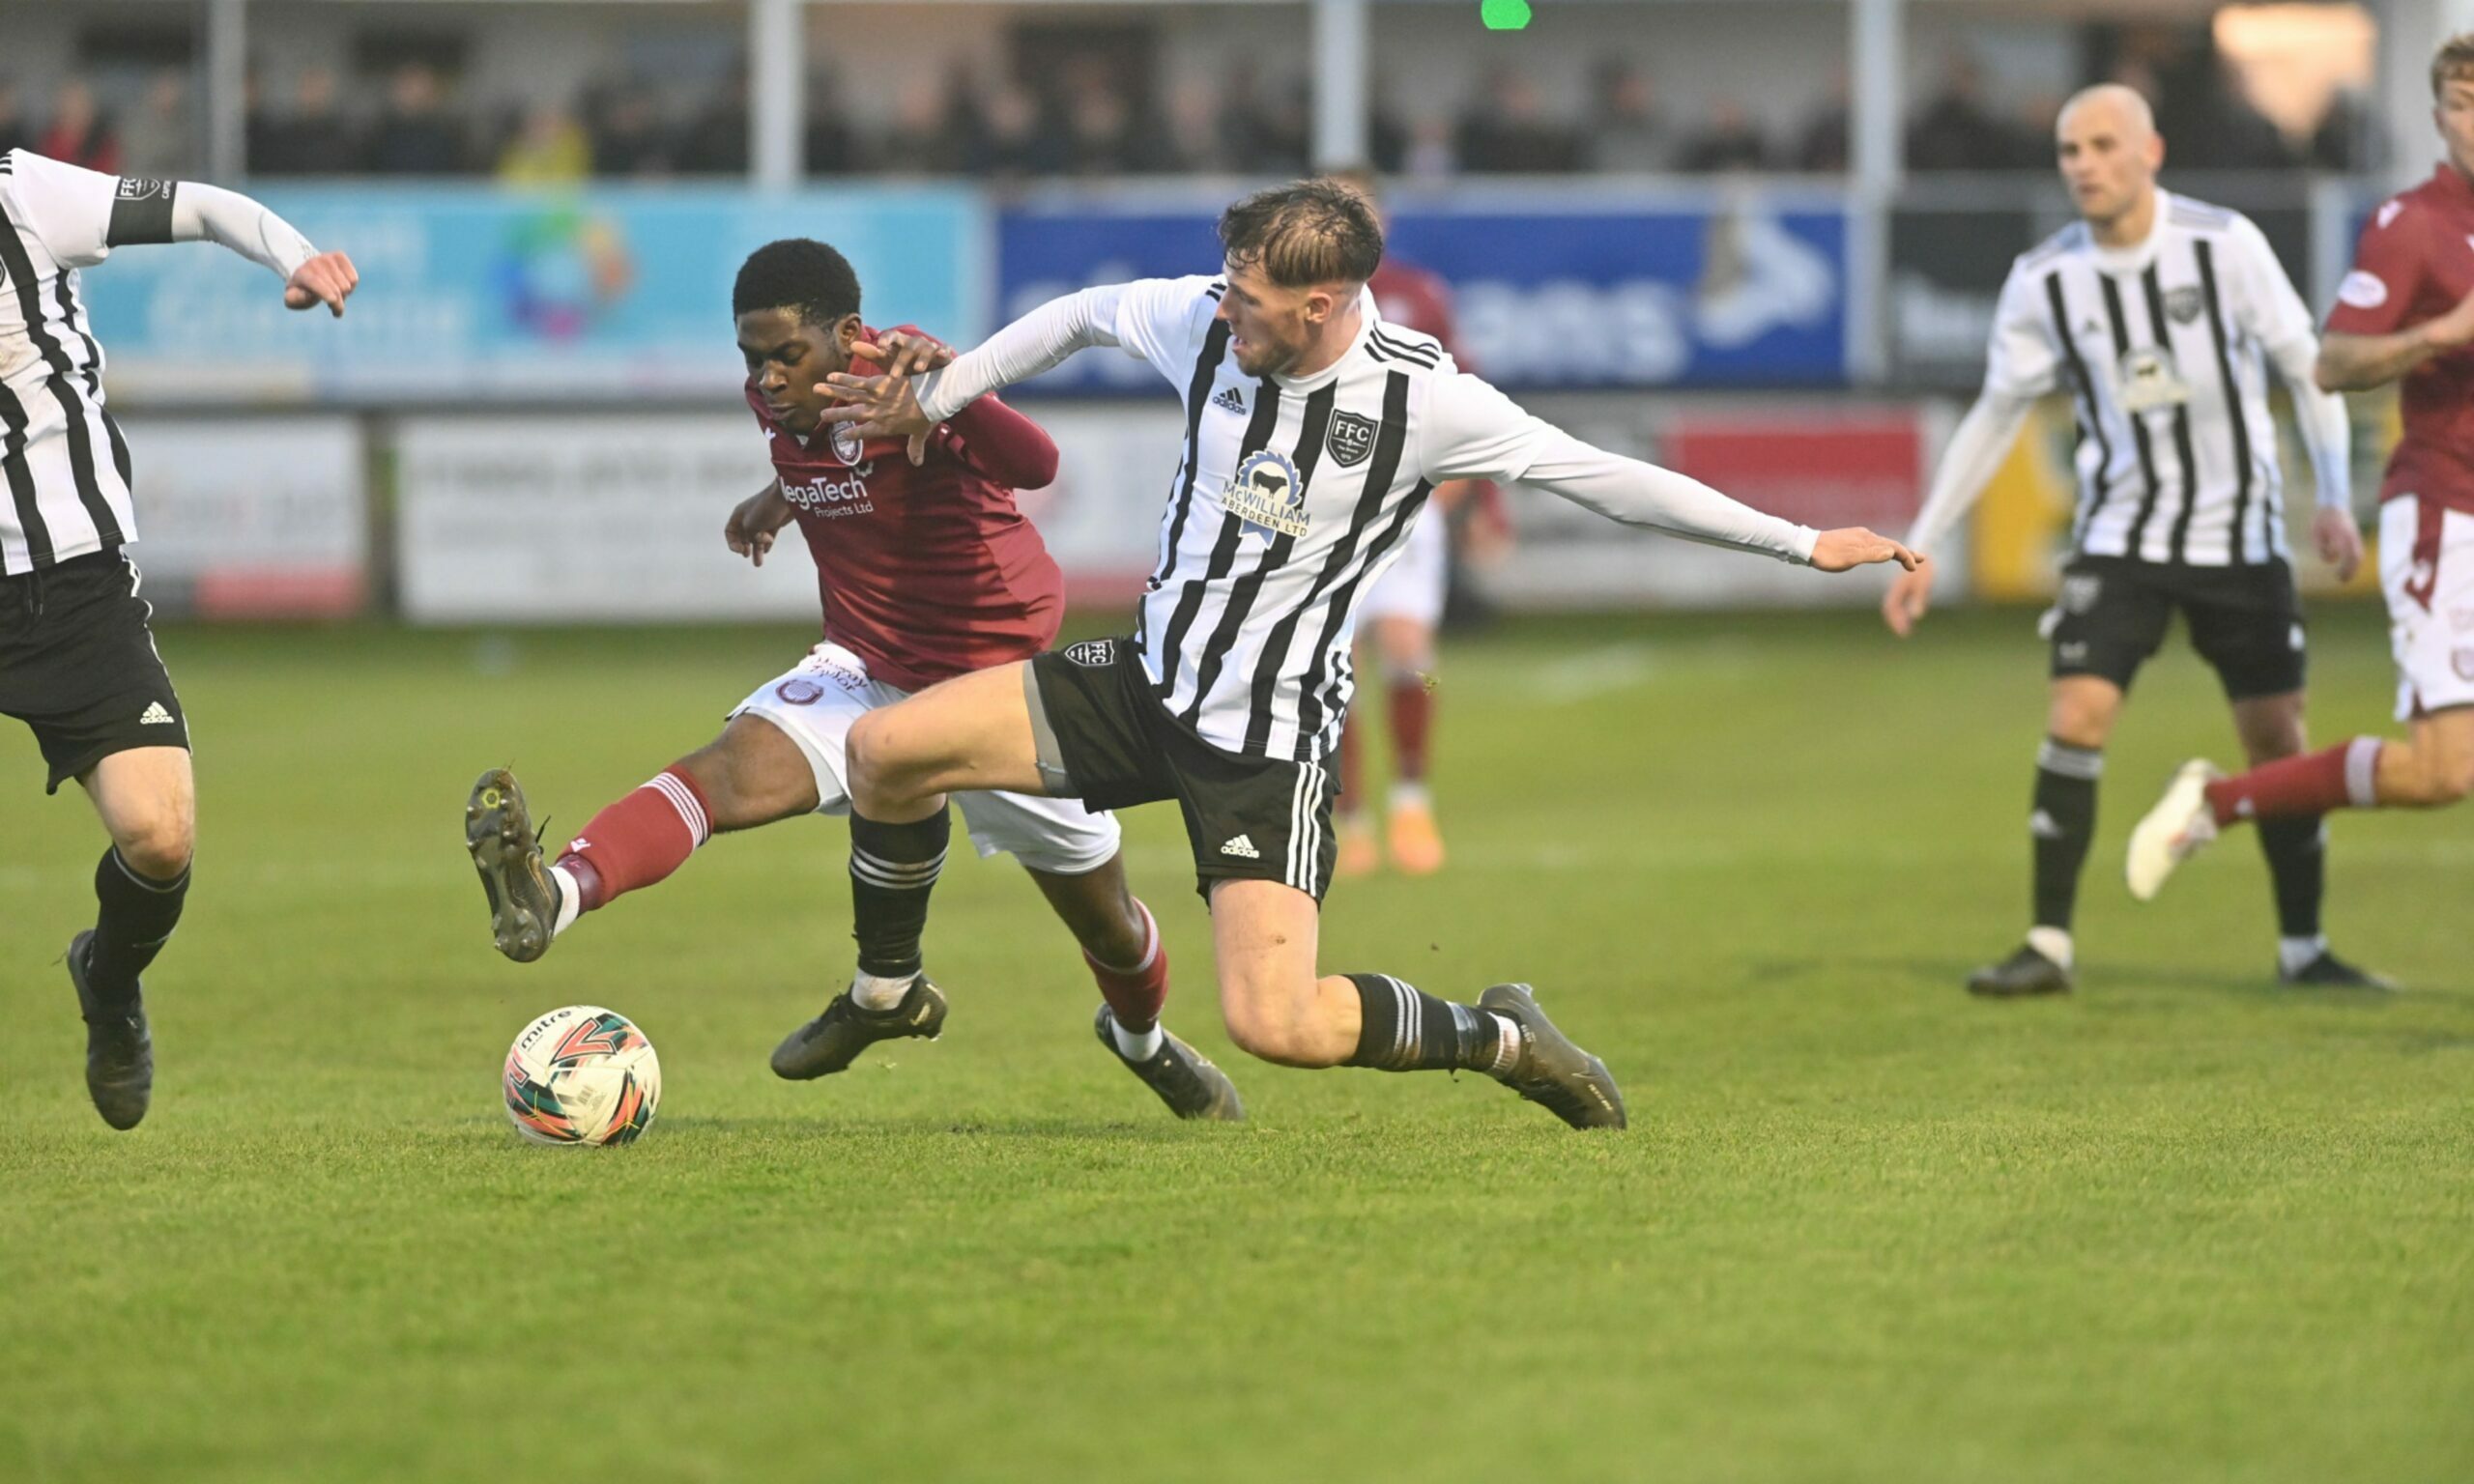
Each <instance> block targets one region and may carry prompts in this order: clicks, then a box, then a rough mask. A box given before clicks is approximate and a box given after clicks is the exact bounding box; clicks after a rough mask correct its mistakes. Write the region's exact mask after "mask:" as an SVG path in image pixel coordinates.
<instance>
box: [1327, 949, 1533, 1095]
mask: <svg viewBox="0 0 2474 1484" xmlns="http://www.w3.org/2000/svg"><path fill="white" fill-rule="evenodd" d="M1348 978H1349V983H1351V984H1353V985H1357V997H1358V1030H1357V1049H1356V1050H1355V1051H1353V1052H1351V1053H1350V1054H1349V1059H1348V1062H1347V1064H1346V1065H1348V1066H1351V1067H1372V1068H1374V1069H1376V1070H1380V1071H1452V1070H1462V1069H1466V1070H1470V1071H1482V1072H1487V1073H1489V1074H1494V1075H1500V1074H1502V1073H1503V1072H1505V1071H1508V1070H1510V1069H1511V1067H1512V1065H1513V1064H1514V1063H1515V1062H1517V1061H1518V1060H1519V1059H1520V1027H1518V1026H1516V1025H1514V1024H1513V1023H1512V1022H1511V1021H1510V1020H1508V1019H1506V1018H1504V1017H1503V1016H1502V1015H1499V1014H1496V1013H1494V1012H1493V1011H1490V1010H1480V1009H1479V1008H1478V1007H1477V1006H1475V1005H1455V1004H1453V1002H1452V1001H1450V1000H1438V999H1436V998H1435V997H1434V996H1433V995H1431V994H1428V993H1426V992H1425V991H1424V990H1422V989H1419V988H1416V987H1414V986H1412V985H1406V984H1403V983H1402V982H1400V981H1399V980H1396V979H1394V978H1393V977H1392V976H1391V975H1389V974H1352V975H1350V976H1349V977H1348Z"/></svg>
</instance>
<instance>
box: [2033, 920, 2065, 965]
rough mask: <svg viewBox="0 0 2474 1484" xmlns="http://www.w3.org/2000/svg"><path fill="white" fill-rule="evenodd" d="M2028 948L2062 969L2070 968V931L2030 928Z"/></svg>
mask: <svg viewBox="0 0 2474 1484" xmlns="http://www.w3.org/2000/svg"><path fill="white" fill-rule="evenodd" d="M2028 947H2029V948H2032V949H2034V950H2035V951H2036V952H2037V953H2040V954H2042V955H2044V956H2046V957H2048V958H2050V959H2052V960H2053V961H2054V962H2056V963H2057V964H2060V965H2061V966H2062V967H2063V968H2065V969H2066V968H2068V967H2070V929H2069V928H2028Z"/></svg>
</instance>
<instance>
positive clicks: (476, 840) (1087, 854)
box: [465, 239, 1245, 1120]
mask: <svg viewBox="0 0 2474 1484" xmlns="http://www.w3.org/2000/svg"><path fill="white" fill-rule="evenodd" d="M731 311H732V313H733V314H734V316H735V317H736V320H737V328H738V345H739V350H740V352H741V354H742V355H743V356H744V357H746V360H747V372H748V380H747V403H748V406H749V408H750V409H752V410H753V411H754V412H755V414H756V419H757V422H758V425H759V426H761V427H762V429H763V430H764V436H765V438H766V440H767V441H768V442H769V443H770V446H771V450H772V456H773V467H774V470H775V472H776V475H777V477H776V478H775V479H774V481H773V483H772V484H770V485H768V486H766V487H765V488H764V489H763V490H762V491H761V492H760V493H758V494H756V495H754V496H751V497H750V498H749V499H746V500H744V501H742V502H741V503H740V504H739V506H738V508H736V509H735V510H734V511H732V512H731V516H730V520H729V523H728V525H727V526H726V528H725V529H724V537H725V539H726V540H727V541H728V542H729V544H730V548H731V550H732V551H734V552H736V553H739V554H740V555H742V556H744V557H747V558H748V559H749V560H751V561H753V562H755V563H757V564H758V565H760V566H761V565H762V564H763V560H764V556H765V553H766V552H767V551H769V550H770V549H771V547H772V545H773V538H774V533H775V532H777V531H779V530H780V529H781V528H783V527H785V526H788V525H790V524H791V522H793V521H796V522H797V523H798V526H799V529H800V531H801V532H802V533H803V534H804V535H805V536H806V537H807V542H808V551H809V553H810V554H811V555H812V556H813V557H815V558H816V565H817V585H818V588H819V590H820V595H821V597H822V599H823V604H824V641H823V642H821V643H820V644H818V645H817V646H816V647H815V649H814V650H812V651H811V652H810V653H809V655H808V657H807V658H806V659H805V660H804V661H802V662H801V663H800V664H798V665H797V666H795V667H793V668H792V669H791V671H788V672H787V673H785V674H782V675H780V676H778V677H776V678H774V679H772V680H768V681H766V682H765V683H764V684H763V685H762V686H760V687H758V689H757V690H756V692H755V694H753V695H751V696H749V697H748V698H747V699H745V700H743V701H741V702H739V704H738V707H737V708H736V709H735V710H734V711H733V712H732V713H731V715H730V720H729V722H728V723H727V724H726V725H725V726H724V728H723V729H722V734H721V736H720V737H718V738H717V739H715V740H714V741H713V742H712V743H711V744H710V745H709V746H706V747H705V748H702V749H700V750H698V751H696V752H693V753H690V754H688V755H687V756H684V757H681V758H679V759H678V760H677V761H676V762H675V763H672V764H671V765H670V766H669V767H667V768H664V769H663V770H662V771H661V772H660V773H658V774H656V775H655V776H654V777H653V779H652V780H651V782H649V783H647V784H646V785H643V786H642V787H640V788H638V789H636V790H635V791H634V792H632V793H630V794H628V795H627V796H626V797H624V798H622V799H620V800H619V801H618V802H617V803H615V804H612V805H611V806H610V807H609V808H607V809H604V810H603V811H602V812H601V813H597V814H595V815H593V816H592V818H591V820H590V822H588V823H587V824H586V825H585V827H584V831H583V833H582V834H579V835H578V836H576V837H575V839H574V840H572V841H570V842H568V844H567V848H566V850H565V851H564V852H563V853H562V854H561V856H560V857H559V859H558V861H557V863H556V864H555V865H552V866H549V867H548V868H546V869H545V868H544V867H543V865H542V858H541V847H540V844H539V842H538V841H537V840H536V839H535V838H534V834H533V827H532V816H531V815H530V813H528V812H527V810H526V806H525V801H524V794H523V791H522V790H521V789H520V788H519V787H518V786H517V785H516V781H515V778H514V776H513V775H512V774H510V773H508V772H506V771H505V770H504V769H495V770H493V771H491V772H488V773H485V774H483V775H481V780H480V782H479V783H478V784H477V785H475V787H474V790H473V796H472V800H471V802H470V803H469V804H468V805H467V807H466V810H465V837H466V842H467V843H468V845H469V846H470V848H471V850H472V854H473V864H474V865H475V868H477V869H478V870H479V871H480V874H481V884H482V887H483V889H484V890H485V891H486V893H487V894H488V897H489V903H490V926H491V929H492V931H493V933H494V934H495V936H496V938H497V942H498V948H499V952H501V953H503V954H504V955H506V956H508V957H510V958H513V959H515V960H516V961H518V962H520V963H529V962H531V961H532V960H533V959H536V958H539V957H540V956H542V955H543V954H544V953H546V952H548V951H549V948H550V944H551V942H552V941H553V940H554V939H556V938H557V937H558V936H559V935H560V934H561V933H563V932H565V931H567V930H568V929H570V928H573V927H574V926H575V924H576V922H577V921H578V919H579V918H580V917H581V916H582V915H583V914H585V913H587V912H592V911H596V910H598V909H600V908H602V907H605V906H607V905H609V904H610V903H611V902H612V901H613V900H615V899H618V898H619V897H620V896H622V895H623V894H625V893H628V892H631V891H635V890H637V889H639V888H641V887H647V886H650V885H652V884H653V883H655V882H657V881H660V880H662V879H663V878H665V877H667V876H668V875H670V873H671V872H673V871H675V870H677V869H678V868H679V867H680V866H681V865H683V864H684V863H685V862H686V860H687V858H688V856H689V855H690V854H691V853H693V852H694V851H695V850H696V848H697V847H698V846H700V845H702V844H704V843H705V841H706V840H707V839H709V838H710V837H711V836H713V835H715V834H717V833H726V832H728V831H732V830H746V829H754V828H756V827H757V826H759V825H764V824H771V823H773V822H774V821H776V820H780V819H791V818H795V817H797V816H799V815H802V814H812V813H827V814H839V813H848V812H849V786H848V783H847V779H848V777H849V774H848V770H847V769H846V767H845V765H844V761H843V739H844V736H845V734H846V733H847V732H848V731H849V728H850V726H851V724H852V723H853V722H854V721H856V720H857V719H858V718H860V717H861V716H863V715H865V714H866V713H867V712H868V711H870V710H871V709H873V708H875V707H877V706H883V705H888V704H891V703H893V702H895V701H898V700H900V699H903V698H904V697H905V696H906V695H908V694H909V693H910V692H912V691H914V690H917V689H919V688H921V687H923V686H929V685H934V684H935V683H936V682H937V681H940V680H944V679H947V678H949V677H951V676H954V675H959V674H963V673H964V672H966V671H973V670H977V669H980V668H982V667H985V666H989V665H996V664H1002V663H1004V662H1006V661H1008V660H1019V659H1021V658H1022V657H1024V656H1026V655H1030V654H1033V653H1036V652H1037V651H1038V650H1039V649H1040V648H1041V647H1043V646H1044V645H1046V644H1047V643H1048V642H1050V640H1053V639H1054V638H1055V637H1056V627H1057V623H1058V620H1059V619H1060V617H1061V616H1062V615H1063V610H1064V581H1063V578H1062V576H1061V575H1060V574H1059V573H1058V571H1057V567H1056V562H1055V561H1054V559H1052V558H1051V557H1050V556H1049V553H1048V548H1047V546H1046V545H1044V544H1043V543H1042V542H1041V540H1040V536H1039V532H1038V531H1037V530H1035V529H1034V528H1032V526H1031V524H1030V522H1028V521H1027V520H1025V519H1023V517H1022V514H1021V511H1020V510H1018V509H1016V508H1015V504H1014V491H1015V489H1016V488H1018V487H1021V488H1031V489H1036V488H1038V487H1040V486H1042V485H1045V484H1047V483H1049V482H1050V480H1052V479H1054V478H1055V477H1056V445H1055V444H1054V443H1053V442H1050V440H1049V436H1048V434H1047V433H1046V432H1045V431H1043V430H1042V429H1041V428H1040V426H1039V425H1038V424H1037V423H1034V422H1032V421H1031V420H1030V419H1029V418H1027V417H1024V416H1023V415H1022V414H1020V413H1017V412H1015V411H1014V410H1013V409H1011V408H1009V407H1007V406H1005V405H1004V404H1003V403H1001V402H998V401H996V400H994V399H993V398H990V399H987V400H984V401H981V402H978V403H975V404H973V405H972V406H971V407H969V408H967V409H964V410H961V411H959V412H958V413H957V414H956V415H954V416H953V417H951V418H939V419H937V422H936V425H935V426H934V427H931V426H929V425H927V424H922V425H920V426H919V427H918V428H916V429H913V430H911V431H910V432H908V433H906V434H904V435H903V436H902V437H900V438H876V439H869V440H867V441H865V442H862V440H861V439H860V438H859V437H857V436H856V435H854V434H853V433H852V431H851V430H850V429H849V428H843V427H827V426H824V425H823V424H822V422H821V414H822V413H823V411H824V408H825V404H826V402H827V401H828V400H830V399H829V397H828V396H826V395H825V394H823V393H822V392H821V390H820V387H819V385H818V384H819V383H820V382H822V381H824V380H825V378H826V377H827V376H830V375H834V374H837V373H841V372H844V371H848V370H851V369H854V368H857V369H865V368H867V367H868V362H867V361H865V360H864V359H861V358H859V357H864V356H866V355H867V354H868V353H869V352H870V350H871V347H870V345H869V343H868V342H869V341H870V340H871V339H872V338H874V332H873V331H871V330H869V329H867V328H865V327H863V326H862V325H861V323H860V320H859V280H858V277H857V275H856V274H855V273H853V272H852V271H851V268H850V265H849V262H847V261H846V260H845V259H844V258H843V256H842V254H840V253H839V252H836V251H835V250H834V249H833V248H831V247H828V246H826V245H825V244H823V243H815V242H809V241H807V240H805V239H791V240H789V241H785V242H778V243H768V244H767V245H765V246H763V247H760V248H758V249H757V250H756V251H755V252H754V253H753V254H751V255H750V256H749V257H748V259H747V262H746V263H745V265H744V266H742V267H741V268H740V269H739V273H738V281H737V284H736V285H735V287H734V289H733V291H732V296H731ZM913 333H915V332H913ZM960 804H961V807H962V813H963V819H964V823H965V824H967V825H968V826H969V829H970V838H971V842H972V843H974V844H975V845H977V846H978V847H979V851H980V853H981V854H983V855H992V854H995V853H996V852H998V851H1004V852H1006V853H1008V854H1010V855H1012V856H1013V857H1014V858H1015V859H1016V860H1018V861H1020V862H1021V864H1022V866H1023V868H1024V869H1025V870H1029V871H1030V873H1031V879H1032V880H1034V881H1036V882H1038V883H1039V887H1040V891H1041V892H1042V894H1043V895H1045V896H1046V897H1047V898H1048V899H1049V904H1050V906H1052V907H1053V908H1055V910H1056V914H1057V916H1059V917H1060V918H1062V919H1064V921H1065V924H1066V926H1067V927H1068V928H1071V929H1072V930H1073V932H1074V936H1075V937H1076V939H1078V940H1079V942H1080V943H1081V945H1082V950H1083V956H1084V958H1085V960H1086V961H1087V962H1088V963H1089V964H1090V967H1091V972H1092V976H1093V978H1095V979H1097V980H1098V981H1099V985H1100V993H1101V994H1102V996H1103V997H1104V998H1105V1001H1106V1003H1104V1004H1103V1005H1102V1006H1101V1007H1100V1012H1099V1020H1098V1030H1099V1035H1100V1040H1101V1042H1102V1043H1103V1044H1105V1045H1107V1046H1108V1048H1109V1049H1110V1050H1111V1051H1112V1052H1114V1053H1115V1054H1116V1056H1117V1058H1118V1060H1120V1061H1121V1062H1123V1063H1124V1064H1125V1065H1126V1066H1127V1067H1128V1068H1129V1069H1130V1070H1133V1071H1134V1073H1135V1074H1136V1076H1138V1077H1140V1078H1141V1079H1142V1080H1143V1082H1144V1083H1145V1084H1147V1085H1148V1086H1149V1087H1150V1088H1151V1089H1152V1091H1154V1092H1156V1093H1158V1094H1159V1095H1160V1098H1161V1100H1163V1101H1165V1103H1167V1104H1168V1106H1169V1108H1170V1109H1171V1110H1172V1111H1174V1112H1175V1113H1176V1114H1177V1116H1178V1117H1180V1118H1207V1119H1219V1120H1235V1119H1239V1118H1243V1117H1244V1116H1245V1112H1244V1108H1243V1107H1242V1106H1241V1104H1240V1103H1239V1101H1238V1098H1237V1090H1236V1088H1235V1087H1233V1086H1232V1085H1230V1083H1229V1081H1228V1078H1227V1076H1226V1074H1224V1073H1223V1072H1222V1071H1221V1070H1220V1069H1219V1068H1217V1067H1214V1066H1213V1065H1212V1064H1211V1063H1210V1062H1209V1061H1207V1060H1205V1059H1204V1058H1203V1057H1202V1055H1201V1054H1200V1053H1198V1052H1196V1051H1195V1050H1194V1048H1193V1047H1192V1046H1189V1045H1187V1044H1186V1043H1185V1042H1182V1041H1180V1040H1178V1039H1177V1038H1176V1037H1174V1036H1171V1035H1169V1034H1168V1033H1167V1032H1166V1031H1165V1030H1164V1029H1163V1028H1162V1027H1161V1025H1160V1008H1161V1005H1162V1004H1163V1002H1164V1001H1165V999H1166V997H1167V993H1168V956H1167V953H1166V950H1165V948H1164V947H1163V945H1162V944H1161V941H1160V930H1159V927H1158V925H1157V924H1155V923H1154V922H1153V921H1152V917H1151V912H1150V909H1149V908H1147V907H1145V906H1143V904H1142V903H1141V902H1139V901H1137V900H1136V899H1135V898H1134V896H1133V894H1132V893H1131V892H1129V891H1128V890H1127V888H1126V880H1125V866H1124V862H1123V860H1122V859H1121V857H1120V855H1119V852H1118V834H1117V824H1116V820H1115V819H1114V818H1113V817H1111V816H1109V815H1108V814H1093V813H1085V812H1084V811H1082V810H1080V809H1079V808H1076V807H1073V806H1070V805H1065V804H1060V803H1058V802H1057V801H1055V800H1051V799H1043V798H1028V797H1024V796H1022V795H1021V794H1020V793H1011V794H1008V793H971V794H964V796H963V797H962V799H961V800H960ZM947 832H948V821H947V815H946V812H945V809H944V806H943V801H942V800H939V801H938V804H937V807H936V809H935V811H934V812H933V816H929V817H923V818H921V819H918V820H915V821H913V822H911V823H909V824H907V825H906V826H905V827H903V828H901V829H899V830H892V829H888V828H886V827H885V826H882V825H878V824H877V823H875V822H873V821H872V820H870V819H865V818H861V817H858V816H856V815H853V816H852V817H851V820H850V895H851V899H852V902H853V904H854V906H855V907H856V909H857V917H858V922H859V933H858V937H859V964H858V972H857V974H856V976H855V977H854V978H853V979H852V981H851V985H850V987H849V989H847V990H845V991H843V992H842V993H840V994H837V995H835V996H834V997H833V1000H832V1002H831V1003H830V1004H828V1005H827V1006H826V1007H825V1009H824V1013H822V1014H820V1015H819V1016H817V1017H816V1018H815V1019H814V1020H811V1021H809V1022H808V1023H807V1024H806V1025H803V1026H801V1027H800V1028H799V1029H798V1030H796V1031H794V1032H792V1033H791V1036H790V1037H789V1039H787V1040H785V1041H784V1042H782V1044H781V1046H780V1047H779V1048H777V1049H776V1050H775V1051H774V1053H773V1070H774V1071H775V1072H777V1073H779V1074H780V1075H782V1076H784V1077H788V1078H792V1079H799V1080H804V1079H806V1078H810V1077H820V1076H823V1075H825V1074H826V1073H828V1072H836V1071H840V1070H843V1069H844V1068H846V1067H849V1065H850V1063H851V1060H852V1059H853V1058H855V1057H856V1056H857V1055H858V1054H859V1052H860V1051H861V1050H863V1049H865V1048H866V1047H867V1046H868V1045H870V1044H872V1043H873V1042H879V1041H885V1040H889V1039H893V1038H897V1037H906V1036H924V1037H934V1036H935V1035H936V1034H937V1033H938V1032H939V1031H941V1030H942V1029H943V1027H944V1023H945V1009H946V1007H945V998H944V995H943V994H942V993H940V992H939V991H938V990H937V988H936V986H935V985H933V984H931V983H930V982H929V980H928V977H927V976H926V975H925V974H924V973H922V972H921V963H920V956H919V941H918V933H917V931H916V930H915V928H913V929H910V930H908V931H904V930H901V929H899V928H888V927H887V926H886V923H887V921H888V919H889V918H890V919H892V920H894V921H895V922H897V923H898V922H899V921H900V920H901V918H902V915H903V914H902V907H901V904H902V903H903V902H906V901H907V900H908V899H909V898H910V896H911V895H912V894H913V893H915V892H918V891H923V890H925V889H926V887H927V885H928V884H929V883H932V882H934V881H935V878H936V872H937V870H938V869H939V868H940V867H941V866H942V865H943V863H944V859H945V840H946V836H947ZM927 841H933V842H934V845H933V848H919V844H920V842H927Z"/></svg>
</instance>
